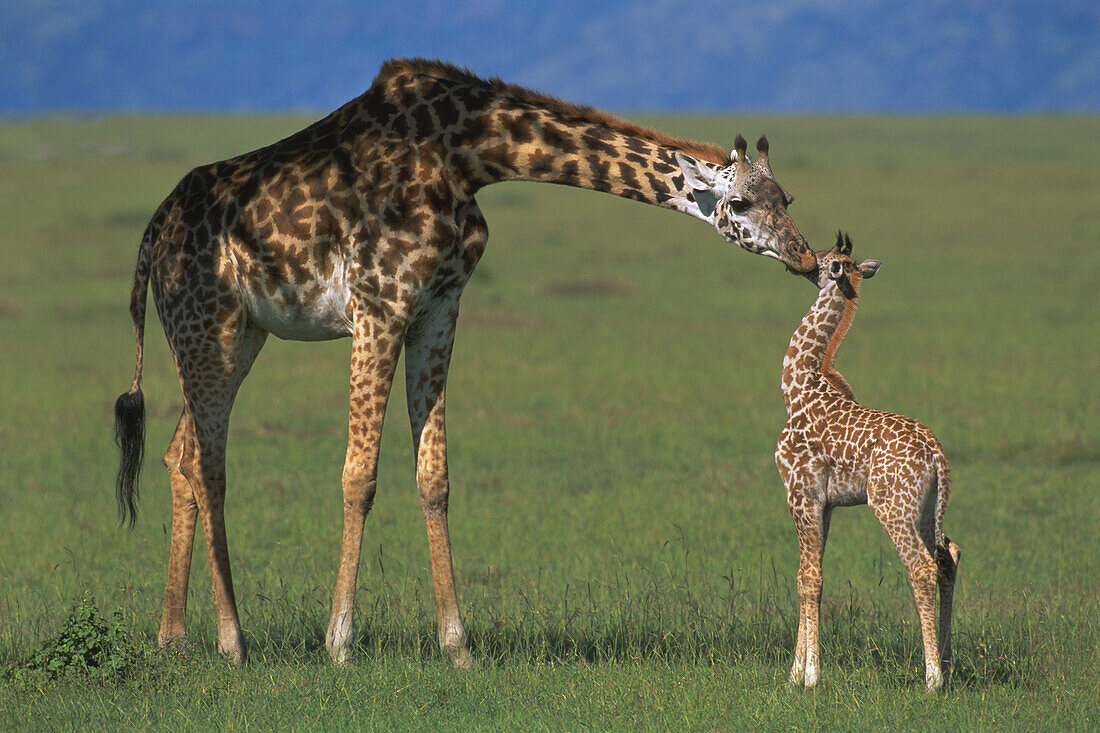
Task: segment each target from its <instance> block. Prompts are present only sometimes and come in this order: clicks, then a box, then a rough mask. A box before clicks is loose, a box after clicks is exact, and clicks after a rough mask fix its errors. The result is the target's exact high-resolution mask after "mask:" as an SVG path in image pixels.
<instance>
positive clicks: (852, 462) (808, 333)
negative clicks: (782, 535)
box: [775, 235, 960, 692]
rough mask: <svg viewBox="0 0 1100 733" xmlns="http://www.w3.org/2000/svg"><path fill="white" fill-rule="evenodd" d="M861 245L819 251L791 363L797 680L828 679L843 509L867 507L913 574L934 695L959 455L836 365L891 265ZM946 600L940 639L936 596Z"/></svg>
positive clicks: (947, 628) (786, 383)
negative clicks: (825, 663)
mask: <svg viewBox="0 0 1100 733" xmlns="http://www.w3.org/2000/svg"><path fill="white" fill-rule="evenodd" d="M851 251H852V243H851V240H850V239H848V238H847V236H843V237H842V236H841V235H838V236H837V243H836V245H835V246H834V247H833V248H832V249H831V250H827V251H823V252H818V253H816V255H815V257H816V259H817V265H818V267H817V272H816V274H814V275H811V276H810V277H811V279H814V281H815V282H816V284H817V286H818V288H819V293H818V297H817V300H816V302H815V303H814V305H813V307H812V308H811V309H810V311H809V312H808V313H807V314H806V317H805V318H803V319H802V322H801V324H800V325H799V327H798V329H797V330H796V331H795V332H794V335H793V336H792V337H791V342H790V346H789V347H788V349H787V353H786V355H785V356H784V358H783V379H782V385H783V399H784V402H785V403H786V407H787V415H788V419H787V425H786V426H785V427H784V428H783V432H782V433H781V434H780V436H779V443H778V445H777V446H776V451H775V462H776V466H777V467H778V468H779V474H780V476H782V478H783V483H784V484H785V485H786V488H787V506H788V508H789V509H790V512H791V518H792V519H793V520H794V525H795V529H796V531H797V532H798V545H799V555H800V558H799V565H798V600H799V617H798V638H797V640H796V642H795V652H794V665H793V667H792V668H791V683H792V684H796V685H797V684H802V685H805V686H806V687H807V688H809V687H812V686H813V685H815V684H816V683H817V680H818V675H819V661H818V657H819V642H818V619H819V615H820V610H821V564H822V557H823V555H824V552H825V540H826V538H827V537H828V534H829V519H830V516H831V514H832V511H833V508H834V507H838V506H854V505H857V504H867V505H868V506H870V508H871V511H872V512H874V514H875V516H876V517H877V518H878V520H879V522H880V523H881V524H882V527H883V529H885V530H886V532H887V534H889V535H890V539H892V540H893V542H894V546H895V547H896V548H897V550H898V554H899V555H900V556H901V560H902V562H903V563H904V564H905V568H906V570H907V571H908V573H909V581H910V583H911V584H912V587H913V595H914V597H915V598H916V602H917V612H918V613H919V615H920V625H921V633H922V636H923V640H924V673H925V684H926V688H927V691H928V692H935V691H936V690H938V689H939V688H940V687H942V685H943V681H944V673H943V670H942V668H941V663H942V664H944V665H947V664H949V662H950V660H951V603H952V593H953V589H954V584H955V573H956V570H957V568H958V563H959V556H960V551H959V547H958V545H956V544H955V543H954V542H952V541H951V540H949V539H948V538H947V537H946V536H944V534H943V516H944V510H945V509H946V508H947V502H948V498H949V493H950V479H949V475H948V466H947V459H946V458H945V457H944V452H943V448H942V447H941V446H940V443H939V441H937V440H936V437H935V436H934V435H932V432H931V431H930V430H929V429H928V428H926V427H925V426H924V425H922V424H921V423H919V422H917V421H916V420H914V419H912V418H909V417H905V416H904V415H896V414H894V413H890V412H882V411H880V410H872V409H870V408H867V407H864V406H863V405H861V404H859V403H858V402H856V400H855V397H854V395H853V394H852V389H851V387H849V386H848V383H847V382H846V381H845V380H844V378H843V377H842V376H841V375H840V374H839V373H838V372H836V371H835V370H834V369H833V360H834V358H835V357H836V352H837V349H838V348H839V347H840V344H841V343H842V342H843V340H844V337H845V335H846V334H847V332H848V328H849V326H850V325H851V323H852V318H853V316H854V314H855V310H856V304H857V302H858V298H859V287H860V282H861V281H862V280H863V279H864V278H870V277H872V276H873V275H874V274H875V273H876V272H877V271H878V268H879V265H880V263H879V262H878V261H876V260H865V261H864V262H856V261H854V260H853V259H852V258H851V257H850V256H849V255H850V254H851ZM937 586H938V587H939V593H940V624H939V634H938V637H937V633H936V616H935V608H934V606H935V600H936V589H937Z"/></svg>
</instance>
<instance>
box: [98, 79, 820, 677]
mask: <svg viewBox="0 0 1100 733" xmlns="http://www.w3.org/2000/svg"><path fill="white" fill-rule="evenodd" d="M758 148H760V149H761V158H760V160H758V161H757V162H756V163H755V164H750V163H749V162H748V160H747V157H746V156H745V144H744V141H743V140H742V139H741V138H740V137H738V143H737V151H736V153H735V160H730V159H728V158H727V157H726V155H725V154H724V153H723V152H722V151H721V149H719V148H717V147H715V146H713V145H707V144H701V143H694V142H690V141H686V140H681V139H677V138H673V137H670V136H668V135H664V134H662V133H659V132H656V131H654V130H650V129H648V128H644V127H641V126H639V125H635V124H632V123H629V122H626V121H624V120H621V119H619V118H616V117H613V116H611V115H608V114H606V113H604V112H600V111H598V110H594V109H591V108H588V107H581V106H577V105H573V104H569V103H566V102H562V101H560V100H557V99H553V98H551V97H547V96H544V95H540V94H537V93H534V92H531V91H529V90H526V89H522V88H520V87H516V86H512V85H508V84H504V83H503V82H500V81H497V80H489V81H485V80H482V79H479V78H477V77H475V76H473V75H472V74H470V73H468V72H466V71H463V70H460V69H457V68H455V67H452V66H448V65H446V64H441V63H438V62H430V61H423V60H417V59H413V60H394V61H390V62H387V63H386V64H384V65H383V66H382V69H381V71H380V72H379V74H378V76H377V78H376V79H375V81H374V83H373V85H372V86H371V87H370V89H368V90H367V91H366V92H365V93H364V94H363V95H361V96H360V97H358V98H356V99H354V100H352V101H351V102H349V103H347V104H346V105H344V106H343V107H341V108H340V109H338V110H336V111H335V112H333V113H332V114H330V115H329V116H327V117H325V118H324V119H322V120H319V121H318V122H316V123H314V124H312V125H310V126H309V127H306V128H305V129H303V130H301V131H300V132H298V133H295V134H294V135H291V136H290V137H288V138H286V139H284V140H281V141H279V142H277V143H274V144H272V145H269V146H268V147H265V148H261V149H259V150H256V151H253V152H250V153H246V154H244V155H240V156H238V157H235V158H231V159H229V160H224V161H221V162H218V163H213V164H210V165H205V166H201V167H199V168H196V169H194V170H193V171H191V172H190V173H188V174H187V175H186V176H184V178H183V179H182V180H181V181H180V182H179V184H178V185H177V186H176V188H175V189H174V190H173V191H172V192H171V194H169V196H168V197H167V198H166V199H165V201H164V202H163V203H162V204H161V206H160V208H158V209H157V211H156V213H155V214H154V216H153V218H152V220H151V222H150V223H149V226H148V228H147V230H146V232H145V235H144V237H143V239H142V242H141V247H140V250H139V253H138V261H137V268H136V272H135V282H134V289H133V293H132V297H131V312H132V317H133V320H134V324H135V328H136V330H137V336H138V358H137V373H136V376H135V378H134V382H133V384H132V386H131V389H130V391H129V392H128V393H127V395H129V396H130V397H131V398H140V397H141V393H140V377H141V359H142V353H141V349H142V339H143V332H144V320H145V302H146V291H147V287H148V285H149V284H151V285H152V290H153V300H154V302H155V304H156V307H157V311H158V313H159V315H160V320H161V323H162V324H163V327H164V331H165V333H166V335H167V337H168V343H169V346H170V347H171V351H172V354H173V356H174V358H175V362H176V367H177V370H178V372H179V379H180V385H181V387H182V390H183V401H184V405H183V414H182V416H181V418H180V421H179V425H178V427H177V428H176V432H175V435H174V436H173V438H172V440H171V443H170V446H169V448H168V451H167V452H166V453H165V456H164V462H165V465H166V466H167V468H168V472H169V475H170V480H171V486H172V539H171V549H170V553H169V568H168V580H167V588H166V592H165V603H164V614H163V616H162V620H161V626H160V641H161V642H162V643H168V642H171V641H173V640H177V639H179V638H181V637H183V635H184V633H185V629H184V609H185V606H186V602H187V586H188V579H189V575H190V561H191V547H192V542H193V535H194V531H195V528H196V522H197V519H198V518H199V517H201V518H202V527H203V532H204V535H205V539H206V547H207V553H208V562H209V565H210V568H211V576H212V584H213V594H214V602H215V607H216V611H217V622H218V648H219V650H220V651H221V652H222V653H223V654H225V655H226V656H228V657H229V658H230V659H232V660H235V661H238V662H239V661H243V660H244V659H245V656H246V651H245V645H244V640H243V637H242V635H241V629H240V623H239V619H238V615H237V606H236V602H235V599H234V595H233V582H232V578H231V574H230V567H229V552H228V547H227V544H226V534H225V525H224V519H223V516H224V515H223V503H224V500H225V446H226V436H227V432H228V426H229V415H230V411H231V409H232V407H233V401H234V398H235V396H236V394H237V390H238V388H239V387H240V385H241V381H242V380H243V379H244V378H245V376H246V375H247V374H248V371H249V369H250V368H251V367H252V363H253V360H254V359H255V358H256V356H257V354H258V353H259V351H260V349H261V347H262V346H263V344H264V341H265V339H266V338H267V336H268V334H274V335H275V336H277V337H279V338H285V339H297V340H317V339H332V338H340V337H351V339H352V355H351V390H350V391H351V395H350V411H349V421H348V446H347V455H346V458H345V463H344V470H343V479H342V482H343V503H344V524H343V540H342V543H341V548H340V560H339V566H338V571H337V579H336V587H335V591H334V595H333V604H332V615H331V618H330V622H329V626H328V633H327V638H326V643H327V647H328V651H329V653H330V655H331V656H332V658H333V659H334V660H336V661H337V662H346V661H348V659H349V650H350V645H351V641H352V614H353V606H354V597H355V586H356V575H357V571H358V567H359V557H360V546H361V542H362V533H363V525H364V521H365V519H366V516H367V513H368V512H369V511H370V508H371V505H372V503H373V501H374V497H375V487H376V466H377V460H378V446H379V437H380V433H381V430H382V419H383V414H384V412H385V409H386V403H387V399H388V397H389V394H390V385H391V382H392V379H393V376H394V371H395V367H396V364H397V361H398V356H399V354H400V353H401V350H402V349H404V351H405V360H406V362H405V363H406V375H405V379H406V386H407V393H408V412H409V418H410V420H411V424H412V433H413V441H414V444H415V450H416V478H417V488H418V490H419V493H420V498H421V506H422V508H423V512H424V517H425V521H426V526H427V534H428V542H429V548H430V555H431V567H432V577H433V581H434V585H435V594H436V606H437V611H438V621H439V638H440V643H441V645H442V648H443V649H444V651H445V652H446V653H447V655H448V656H449V657H450V659H451V660H452V661H453V662H454V663H455V664H456V665H458V666H462V667H465V666H469V665H470V664H471V663H472V659H471V657H470V654H469V652H468V651H467V649H466V643H465V631H464V630H463V625H462V621H461V619H460V615H459V607H458V600H457V594H456V591H455V583H454V574H453V571H452V562H451V547H450V539H449V534H448V527H447V502H448V494H449V481H448V474H447V453H446V433H445V428H444V386H445V384H446V378H447V370H448V365H449V361H450V357H451V347H452V344H453V340H454V332H455V322H456V318H457V315H458V303H459V296H460V295H461V293H462V290H463V287H464V286H465V285H466V282H467V280H468V279H469V277H470V274H471V272H472V271H473V269H474V266H475V265H476V264H477V262H478V260H479V259H480V258H481V256H482V253H483V251H484V249H485V243H486V240H487V237H488V230H487V228H486V224H485V220H484V219H483V218H482V215H481V211H480V210H479V208H478V205H477V202H476V201H475V199H474V194H475V193H476V192H477V191H478V190H479V189H480V188H482V187H483V186H486V185H488V184H491V183H494V182H497V181H505V180H530V181H543V182H549V183H559V184H564V185H569V186H578V187H582V188H588V189H593V190H596V191H604V192H607V193H611V194H614V195H617V196H621V197H625V198H628V199H633V200H637V201H641V202H645V203H648V204H653V205H656V206H662V207H665V208H671V209H674V210H678V211H681V212H683V213H687V214H689V215H691V216H695V217H697V218H700V219H703V220H705V221H708V222H709V223H711V224H712V225H714V226H715V228H717V229H718V230H719V232H720V233H721V234H723V236H725V237H726V238H727V239H729V240H730V241H734V242H736V243H738V244H739V245H741V246H742V247H744V248H746V249H748V250H750V251H754V252H760V253H763V254H766V255H769V256H772V257H774V258H776V259H779V260H781V261H782V262H783V263H784V264H785V265H787V266H788V267H789V268H790V269H792V270H795V271H805V270H807V269H808V268H810V267H812V265H813V259H812V253H811V252H810V250H809V248H808V246H807V245H806V242H805V240H804V239H803V238H802V237H801V235H800V234H799V233H798V230H797V228H796V227H795V226H794V222H793V221H792V220H791V218H790V216H789V215H788V214H787V211H786V205H787V204H788V203H789V201H790V197H789V196H788V195H787V194H786V192H785V191H783V190H782V189H781V188H780V187H779V185H778V183H776V181H775V179H774V177H773V176H772V174H771V169H770V167H769V166H768V163H767V155H766V152H767V145H766V141H763V140H762V142H761V144H760V145H759V146H758ZM687 170H690V182H689V180H688V178H689V174H688V173H687V172H686V171H687ZM691 182H694V183H696V184H697V187H693V186H692V185H691ZM127 395H124V397H126V396H127ZM120 399H121V398H120ZM135 476H136V474H135ZM119 485H120V489H119V492H120V502H121V506H122V507H123V509H122V511H123V515H124V516H125V515H126V514H127V513H129V514H130V517H131V520H132V516H133V514H132V511H133V498H134V492H135V490H136V478H135V477H134V476H131V477H127V476H125V475H124V472H120V480H119Z"/></svg>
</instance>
